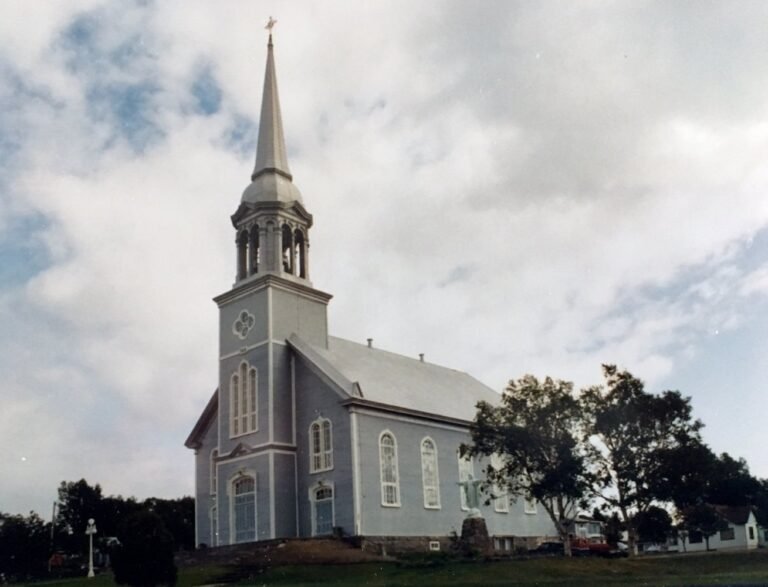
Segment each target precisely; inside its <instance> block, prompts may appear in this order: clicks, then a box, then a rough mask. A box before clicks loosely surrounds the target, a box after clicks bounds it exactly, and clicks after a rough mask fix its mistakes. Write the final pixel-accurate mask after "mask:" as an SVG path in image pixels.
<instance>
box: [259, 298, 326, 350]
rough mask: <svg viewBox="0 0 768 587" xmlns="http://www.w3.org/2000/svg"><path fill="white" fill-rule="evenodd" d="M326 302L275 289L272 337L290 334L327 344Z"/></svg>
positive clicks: (280, 339) (279, 338)
mask: <svg viewBox="0 0 768 587" xmlns="http://www.w3.org/2000/svg"><path fill="white" fill-rule="evenodd" d="M327 314H328V313H327V306H326V304H325V303H323V302H320V301H317V300H314V299H310V298H307V297H304V296H302V295H300V294H298V293H294V292H290V291H285V290H282V289H279V288H273V290H272V328H273V332H272V339H273V340H276V341H284V340H285V339H287V338H289V337H290V336H291V334H294V333H295V334H298V335H299V336H300V337H301V338H302V340H305V341H306V342H308V343H310V344H314V345H317V346H321V347H326V346H327V345H328V317H327Z"/></svg>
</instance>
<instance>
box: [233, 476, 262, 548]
mask: <svg viewBox="0 0 768 587" xmlns="http://www.w3.org/2000/svg"><path fill="white" fill-rule="evenodd" d="M232 497H233V499H232V523H233V533H234V541H235V542H252V541H254V540H256V479H254V478H253V477H249V476H243V477H240V478H238V479H237V480H235V481H234V483H232Z"/></svg>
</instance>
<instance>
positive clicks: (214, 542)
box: [210, 506, 219, 546]
mask: <svg viewBox="0 0 768 587" xmlns="http://www.w3.org/2000/svg"><path fill="white" fill-rule="evenodd" d="M210 515H211V518H210V519H211V524H210V525H211V542H210V545H211V546H218V545H219V517H218V514H217V512H216V506H213V507H212V508H211V511H210Z"/></svg>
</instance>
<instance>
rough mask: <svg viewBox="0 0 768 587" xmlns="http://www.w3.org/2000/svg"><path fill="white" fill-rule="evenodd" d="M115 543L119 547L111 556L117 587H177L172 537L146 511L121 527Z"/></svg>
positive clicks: (129, 519)
mask: <svg viewBox="0 0 768 587" xmlns="http://www.w3.org/2000/svg"><path fill="white" fill-rule="evenodd" d="M118 539H119V540H120V544H119V545H118V546H116V547H115V548H114V550H113V553H112V569H113V571H114V573H115V582H116V583H117V584H118V585H131V586H133V587H155V586H156V585H171V586H173V585H175V584H176V565H175V564H174V562H173V547H174V540H173V535H172V534H171V533H170V532H169V531H168V530H167V529H166V527H165V525H164V524H163V521H162V519H161V518H160V517H159V516H158V515H157V514H155V513H153V512H149V511H139V512H136V513H133V514H131V515H130V516H128V517H127V518H126V519H125V520H124V521H123V523H122V524H121V525H120V528H119V529H118Z"/></svg>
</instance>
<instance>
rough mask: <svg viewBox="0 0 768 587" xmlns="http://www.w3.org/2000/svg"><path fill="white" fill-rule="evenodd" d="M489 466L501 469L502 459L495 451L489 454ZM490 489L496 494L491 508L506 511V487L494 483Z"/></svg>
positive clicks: (507, 510)
mask: <svg viewBox="0 0 768 587" xmlns="http://www.w3.org/2000/svg"><path fill="white" fill-rule="evenodd" d="M491 467H493V468H494V469H495V470H497V471H501V470H502V469H503V468H504V459H502V458H501V455H499V454H497V453H494V454H492V455H491ZM491 491H492V493H493V495H495V496H496V497H494V499H493V509H494V510H495V511H497V512H500V513H504V514H506V513H508V512H509V495H508V494H507V489H506V488H505V487H501V486H500V485H498V484H496V483H494V485H493V487H492V488H491Z"/></svg>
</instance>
